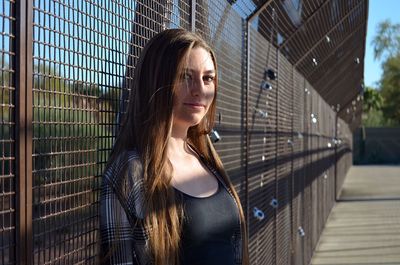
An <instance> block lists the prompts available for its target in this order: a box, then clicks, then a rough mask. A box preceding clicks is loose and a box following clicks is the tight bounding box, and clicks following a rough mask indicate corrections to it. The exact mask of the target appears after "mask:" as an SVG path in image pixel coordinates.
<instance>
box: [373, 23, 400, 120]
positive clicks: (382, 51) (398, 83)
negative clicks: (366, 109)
mask: <svg viewBox="0 0 400 265" xmlns="http://www.w3.org/2000/svg"><path fill="white" fill-rule="evenodd" d="M372 45H373V46H374V56H375V59H381V58H382V59H383V63H382V68H383V74H382V77H381V80H380V82H379V90H380V93H381V95H382V98H383V103H382V107H381V109H382V113H383V117H384V118H385V119H386V121H387V124H388V125H396V126H398V125H400V109H399V108H398V106H399V105H400V24H392V23H391V22H390V20H385V21H383V22H381V23H380V24H379V25H378V27H377V32H376V35H375V37H374V39H373V41H372Z"/></svg>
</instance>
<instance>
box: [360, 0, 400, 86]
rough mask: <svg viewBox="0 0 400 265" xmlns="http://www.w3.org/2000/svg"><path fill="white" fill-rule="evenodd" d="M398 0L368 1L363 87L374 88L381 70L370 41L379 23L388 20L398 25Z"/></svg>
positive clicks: (399, 6)
mask: <svg viewBox="0 0 400 265" xmlns="http://www.w3.org/2000/svg"><path fill="white" fill-rule="evenodd" d="M399 10H400V1H399V0H369V13H368V30H367V43H366V51H365V66H364V67H365V68H364V81H365V85H367V86H372V87H376V86H377V85H376V82H377V81H379V79H380V77H381V74H382V69H381V64H382V62H381V61H375V60H374V50H373V48H372V45H371V41H372V39H373V37H374V35H375V32H376V27H377V25H378V24H379V22H381V21H383V20H385V19H390V21H391V22H392V23H400V15H399Z"/></svg>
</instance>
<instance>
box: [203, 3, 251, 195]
mask: <svg viewBox="0 0 400 265" xmlns="http://www.w3.org/2000/svg"><path fill="white" fill-rule="evenodd" d="M204 9H207V10H210V12H209V17H208V19H207V20H206V21H209V22H207V24H206V25H204V26H205V27H206V28H208V29H210V32H212V35H211V36H207V38H210V40H209V42H210V44H211V46H212V48H213V49H214V51H215V53H216V56H217V62H218V78H219V79H218V85H219V87H218V97H217V115H216V117H215V119H216V120H215V124H216V128H215V129H216V130H217V132H218V134H219V135H220V137H221V141H219V142H217V143H216V144H215V147H216V149H217V151H218V154H219V155H220V156H221V159H222V161H223V162H224V166H225V169H226V170H227V172H228V174H229V176H230V178H231V179H232V180H233V181H234V184H235V186H236V188H237V190H238V192H239V194H240V196H241V198H243V201H244V199H245V198H244V192H245V190H244V188H243V187H242V184H243V182H244V181H245V172H244V170H245V163H246V161H245V158H246V150H245V124H244V123H245V116H244V115H245V104H244V100H243V99H244V96H245V95H244V91H243V89H242V78H241V76H242V71H243V69H242V67H243V65H242V57H241V51H242V49H243V47H242V45H243V42H242V38H243V36H242V29H241V28H240V27H237V25H241V18H240V17H239V16H238V15H237V13H236V12H235V11H234V10H233V9H232V8H231V6H230V5H229V4H228V3H226V2H225V1H213V2H209V3H208V6H207V7H204ZM196 14H197V16H203V14H202V13H196ZM199 33H201V34H203V32H201V31H200V30H199Z"/></svg>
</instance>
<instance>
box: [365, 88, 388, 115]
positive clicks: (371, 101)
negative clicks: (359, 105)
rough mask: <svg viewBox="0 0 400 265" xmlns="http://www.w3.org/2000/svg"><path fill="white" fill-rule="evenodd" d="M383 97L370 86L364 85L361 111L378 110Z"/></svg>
mask: <svg viewBox="0 0 400 265" xmlns="http://www.w3.org/2000/svg"><path fill="white" fill-rule="evenodd" d="M382 102H383V98H382V96H381V93H380V92H379V91H378V90H376V89H373V88H372V87H366V88H365V90H364V100H363V111H364V112H370V111H371V110H380V109H381V107H382Z"/></svg>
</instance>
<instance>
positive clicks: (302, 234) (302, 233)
mask: <svg viewBox="0 0 400 265" xmlns="http://www.w3.org/2000/svg"><path fill="white" fill-rule="evenodd" d="M297 231H298V233H299V236H300V237H304V236H305V235H306V233H305V232H304V229H303V227H301V226H299V228H298V229H297Z"/></svg>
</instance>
